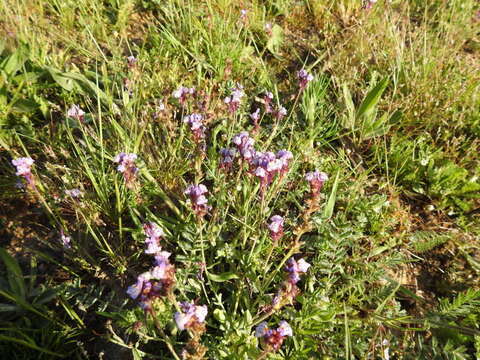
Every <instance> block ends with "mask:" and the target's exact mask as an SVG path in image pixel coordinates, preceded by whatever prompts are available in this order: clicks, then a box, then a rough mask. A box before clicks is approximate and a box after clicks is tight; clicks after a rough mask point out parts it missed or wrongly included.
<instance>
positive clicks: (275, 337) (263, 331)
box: [255, 320, 293, 351]
mask: <svg viewBox="0 0 480 360" xmlns="http://www.w3.org/2000/svg"><path fill="white" fill-rule="evenodd" d="M255 336H256V337H258V338H260V339H261V340H262V343H263V344H264V345H265V347H266V350H267V351H277V350H278V349H280V347H281V346H282V344H283V341H284V340H285V338H287V337H288V336H293V330H292V328H291V327H290V325H289V324H288V323H287V322H286V321H285V320H282V321H281V322H280V324H279V326H278V328H277V329H270V328H269V327H268V324H267V323H266V322H265V321H263V322H261V323H260V324H258V326H257V327H256V329H255Z"/></svg>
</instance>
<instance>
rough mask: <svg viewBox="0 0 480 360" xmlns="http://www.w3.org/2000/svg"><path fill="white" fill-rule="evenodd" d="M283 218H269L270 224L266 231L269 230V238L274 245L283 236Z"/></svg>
mask: <svg viewBox="0 0 480 360" xmlns="http://www.w3.org/2000/svg"><path fill="white" fill-rule="evenodd" d="M283 223H284V219H283V217H281V216H279V215H274V216H272V217H271V218H270V224H268V230H270V237H271V238H272V240H273V241H274V242H275V243H276V242H277V241H278V240H280V238H281V237H282V236H283Z"/></svg>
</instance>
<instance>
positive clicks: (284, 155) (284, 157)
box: [277, 149, 293, 175]
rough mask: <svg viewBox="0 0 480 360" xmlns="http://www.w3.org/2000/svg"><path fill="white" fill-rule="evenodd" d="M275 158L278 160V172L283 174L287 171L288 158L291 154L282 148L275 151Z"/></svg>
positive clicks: (290, 157)
mask: <svg viewBox="0 0 480 360" xmlns="http://www.w3.org/2000/svg"><path fill="white" fill-rule="evenodd" d="M277 159H278V160H279V161H280V164H281V165H280V173H281V175H283V174H285V173H286V172H287V171H288V167H289V165H290V164H289V163H290V160H292V159H293V154H292V153H291V152H290V151H288V150H285V149H282V150H279V151H278V152H277Z"/></svg>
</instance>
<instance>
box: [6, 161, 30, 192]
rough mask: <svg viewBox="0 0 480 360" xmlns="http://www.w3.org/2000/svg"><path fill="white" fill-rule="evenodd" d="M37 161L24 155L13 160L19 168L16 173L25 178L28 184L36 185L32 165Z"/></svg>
mask: <svg viewBox="0 0 480 360" xmlns="http://www.w3.org/2000/svg"><path fill="white" fill-rule="evenodd" d="M34 162H35V160H33V159H32V158H31V157H22V158H17V159H14V160H12V164H13V165H14V166H15V167H16V168H17V172H16V173H15V175H17V176H21V177H23V178H24V179H25V181H26V182H27V185H28V186H31V187H33V188H34V187H35V182H34V179H33V174H32V165H33V163H34Z"/></svg>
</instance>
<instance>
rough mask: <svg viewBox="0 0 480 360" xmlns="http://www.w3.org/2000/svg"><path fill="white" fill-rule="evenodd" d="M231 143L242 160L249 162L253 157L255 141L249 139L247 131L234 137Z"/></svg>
mask: <svg viewBox="0 0 480 360" xmlns="http://www.w3.org/2000/svg"><path fill="white" fill-rule="evenodd" d="M232 141H233V143H234V144H235V145H236V146H237V150H238V152H239V153H240V156H241V157H242V159H244V160H246V161H247V162H250V160H251V159H252V158H253V157H254V156H255V149H254V148H253V144H255V140H254V139H253V138H251V137H250V135H249V134H248V132H247V131H242V132H241V133H240V134H238V135H235V136H234V137H233V140H232Z"/></svg>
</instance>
